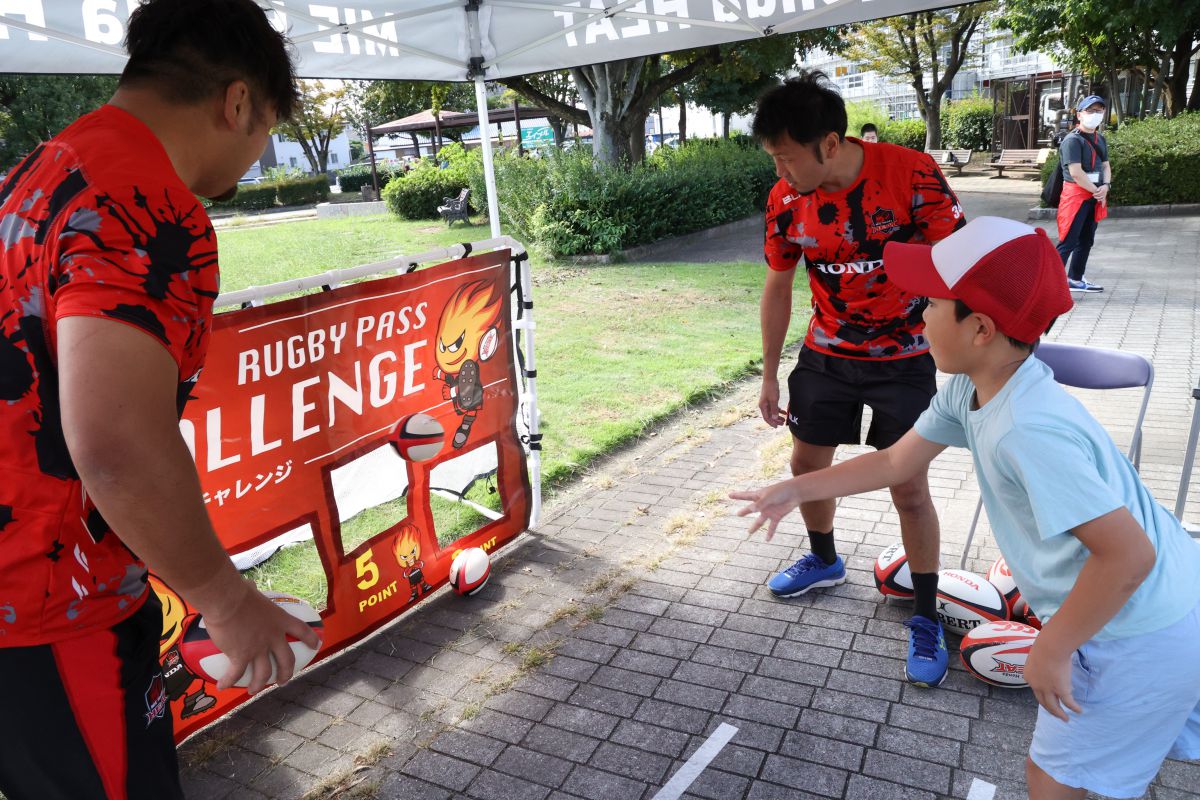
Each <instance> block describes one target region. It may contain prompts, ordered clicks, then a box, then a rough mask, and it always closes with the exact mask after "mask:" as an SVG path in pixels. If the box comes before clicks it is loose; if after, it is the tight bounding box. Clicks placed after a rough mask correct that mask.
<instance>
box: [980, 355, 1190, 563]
mask: <svg viewBox="0 0 1200 800" xmlns="http://www.w3.org/2000/svg"><path fill="white" fill-rule="evenodd" d="M1033 354H1034V356H1036V357H1037V358H1038V359H1040V360H1041V361H1043V362H1044V363H1045V364H1046V366H1048V367H1050V370H1051V371H1052V372H1053V373H1054V380H1056V381H1058V382H1059V383H1061V384H1063V385H1064V386H1074V387H1076V388H1078V389H1133V388H1136V387H1142V388H1143V390H1144V391H1143V392H1142V406H1141V408H1140V409H1138V416H1137V422H1136V423H1134V426H1133V438H1132V439H1130V440H1129V451H1128V456H1129V460H1130V461H1132V462H1133V467H1134V469H1137V468H1139V467H1140V466H1141V461H1142V422H1143V421H1145V419H1146V408H1147V407H1148V406H1149V405H1150V389H1151V388H1153V386H1154V365H1153V364H1151V363H1150V362H1149V361H1148V360H1147V359H1146V358H1145V357H1144V356H1140V355H1138V354H1137V353H1127V352H1125V351H1123V350H1111V349H1109V348H1106V347H1085V346H1083V345H1077V344H1059V343H1058V342H1043V343H1041V344H1039V345H1038V347H1037V349H1036V350H1034V351H1033ZM1197 417H1198V419H1200V410H1198V412H1197ZM1189 463H1190V462H1189ZM982 512H983V498H982V497H980V498H979V502H978V503H976V505H975V516H974V517H972V519H971V529H970V530H969V531H967V541H966V544H964V545H963V549H962V557H961V558H960V559H959V562H958V566H959V569H966V568H967V552H968V551H969V550H970V549H971V540H972V539H974V538H975V528H976V527H978V525H979V515H980V514H981V513H982ZM1177 515H1178V512H1177Z"/></svg>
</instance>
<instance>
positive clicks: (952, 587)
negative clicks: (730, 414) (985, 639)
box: [937, 569, 1009, 634]
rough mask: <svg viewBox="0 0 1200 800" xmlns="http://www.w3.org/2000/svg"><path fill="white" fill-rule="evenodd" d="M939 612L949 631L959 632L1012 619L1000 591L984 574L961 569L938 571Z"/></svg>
mask: <svg viewBox="0 0 1200 800" xmlns="http://www.w3.org/2000/svg"><path fill="white" fill-rule="evenodd" d="M937 615H938V618H939V619H940V620H941V621H942V626H943V627H945V628H946V630H949V631H953V632H954V633H959V634H965V633H968V632H969V631H971V630H972V629H973V628H977V627H979V626H980V625H983V624H984V623H986V622H1002V621H1004V620H1007V619H1008V618H1009V617H1008V603H1006V602H1005V600H1004V596H1003V595H1001V594H1000V590H999V589H997V588H996V587H995V586H993V585H992V584H991V583H990V582H989V581H988V580H987V579H986V578H984V577H983V576H982V575H976V574H975V573H974V572H967V571H966V570H961V569H944V570H942V571H941V572H939V573H938V592H937Z"/></svg>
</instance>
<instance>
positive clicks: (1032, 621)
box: [1025, 606, 1042, 631]
mask: <svg viewBox="0 0 1200 800" xmlns="http://www.w3.org/2000/svg"><path fill="white" fill-rule="evenodd" d="M1026 609H1027V610H1026V612H1025V624H1027V625H1028V626H1029V627H1031V628H1037V629H1038V630H1039V631H1040V630H1041V629H1042V621H1041V620H1040V619H1038V615H1037V614H1035V613H1033V609H1032V608H1029V607H1028V606H1026Z"/></svg>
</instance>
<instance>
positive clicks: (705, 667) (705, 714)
mask: <svg viewBox="0 0 1200 800" xmlns="http://www.w3.org/2000/svg"><path fill="white" fill-rule="evenodd" d="M1002 183H1005V182H996V184H997V187H996V189H995V190H994V191H995V192H997V193H999V192H1001V189H1002V187H1001V186H999V184H1002ZM1014 185H1015V182H1014ZM985 188H987V189H989V190H991V186H986V185H985ZM1022 190H1023V191H1025V192H1029V191H1030V190H1029V187H1028V186H1026V187H1023V189H1022ZM990 201H999V203H993V202H990ZM964 203H965V204H966V206H967V211H968V213H969V214H973V215H977V214H980V213H985V212H986V211H987V210H988V209H989V208H993V207H995V206H996V205H1001V206H1003V205H1004V204H1005V203H1007V204H1008V206H1012V205H1013V203H1014V200H1013V198H1012V197H1011V196H1008V197H1004V196H1003V195H1002V194H998V195H997V197H992V198H989V197H988V196H987V195H982V194H981V195H976V194H973V193H966V190H965V189H964ZM1016 205H1020V199H1019V198H1018V201H1017V202H1016ZM1008 206H1004V207H1008ZM1097 238H1098V241H1097V246H1096V249H1095V251H1094V252H1093V256H1092V263H1091V266H1090V267H1089V270H1088V276H1089V278H1091V279H1093V280H1094V281H1097V282H1099V283H1102V284H1103V285H1104V286H1105V287H1106V291H1105V292H1104V293H1103V294H1095V295H1087V296H1083V297H1078V298H1077V301H1078V305H1077V307H1076V309H1075V310H1074V311H1072V312H1071V313H1070V314H1069V315H1068V316H1067V317H1066V318H1064V319H1063V320H1061V321H1060V323H1059V324H1058V325H1057V326H1056V328H1055V330H1054V332H1053V335H1052V337H1051V338H1053V339H1056V340H1058V341H1065V342H1073V343H1082V344H1093V345H1103V346H1108V347H1120V348H1123V349H1129V350H1134V351H1136V352H1140V353H1143V354H1145V355H1147V356H1149V357H1151V358H1152V359H1153V361H1154V363H1155V366H1156V368H1157V371H1158V372H1157V380H1156V384H1155V389H1154V396H1153V400H1152V402H1151V407H1150V412H1149V415H1148V417H1147V423H1146V441H1145V451H1144V456H1143V473H1144V475H1145V477H1146V479H1147V482H1148V483H1149V484H1150V486H1151V488H1152V489H1153V490H1154V491H1155V493H1156V495H1157V496H1158V497H1159V499H1160V500H1161V501H1163V502H1164V503H1166V504H1167V505H1171V504H1172V503H1173V502H1174V497H1175V488H1176V483H1177V481H1178V475H1179V468H1180V462H1181V460H1182V451H1183V439H1184V434H1185V432H1186V428H1187V424H1188V422H1189V420H1190V413H1191V402H1192V401H1191V399H1190V388H1191V387H1192V386H1193V385H1194V384H1195V382H1196V380H1197V366H1196V365H1197V360H1196V357H1195V352H1194V348H1195V345H1194V342H1195V340H1196V329H1197V322H1196V319H1197V316H1196V301H1197V291H1198V286H1197V281H1198V277H1197V269H1196V267H1197V263H1196V260H1197V253H1198V252H1200V219H1195V218H1193V219H1178V218H1176V219H1166V218H1164V219H1137V220H1134V219H1118V220H1109V221H1106V222H1105V223H1104V224H1103V225H1102V226H1101V228H1100V232H1099V235H1098V237H1097ZM788 366H790V365H788ZM786 368H788V367H786V366H785V369H786ZM545 379H546V380H552V377H551V376H546V378H545ZM757 390H758V386H757V382H756V381H748V382H746V383H744V384H742V385H740V386H739V387H737V388H736V389H735V390H734V391H733V392H732V393H730V394H729V395H728V396H726V397H724V398H722V399H721V400H718V401H716V402H714V403H712V404H710V405H708V406H706V407H703V408H698V409H695V410H692V411H689V412H687V413H686V414H684V415H682V416H681V418H680V419H678V420H677V421H676V422H674V423H672V424H671V425H669V426H666V427H665V428H663V429H661V430H659V431H658V432H657V433H656V434H654V435H651V436H648V437H647V438H646V439H645V441H644V442H643V443H642V444H640V445H638V446H636V447H633V448H630V449H629V450H627V451H625V452H622V453H620V454H618V455H617V456H615V457H613V458H612V459H610V460H609V461H607V462H606V463H605V464H604V465H603V466H602V467H599V468H597V470H596V471H595V473H594V474H593V475H591V476H590V477H589V478H587V479H585V480H582V481H580V482H579V483H578V485H576V486H574V487H573V488H572V489H570V490H569V491H567V492H565V493H562V494H560V495H559V496H557V497H556V498H554V501H553V503H552V504H551V505H550V506H549V507H548V509H547V514H546V519H545V521H544V522H543V524H542V525H541V526H540V527H539V528H538V530H537V531H534V532H532V533H529V534H528V535H526V536H525V537H523V541H522V543H521V544H519V545H518V546H515V547H513V548H510V549H509V551H508V552H506V553H505V554H504V556H503V557H501V558H498V559H497V564H496V569H495V574H494V577H493V578H492V580H491V582H490V584H489V585H488V587H487V588H486V590H485V591H484V592H483V593H482V594H481V595H480V596H477V597H475V598H472V599H469V600H465V599H462V598H458V597H455V596H451V595H448V594H445V593H442V594H440V595H438V596H436V597H434V598H433V599H432V600H431V601H429V602H427V603H425V604H423V605H422V606H421V607H420V608H419V609H418V610H417V611H416V612H415V613H413V614H410V615H408V616H407V617H405V618H404V619H402V620H401V621H400V622H399V623H397V624H396V625H394V626H393V627H391V628H389V629H388V630H385V631H383V632H381V633H380V634H378V635H376V636H374V637H373V638H371V639H369V640H368V641H366V642H364V643H363V644H361V645H360V646H358V647H356V648H354V649H352V650H349V651H347V652H345V653H344V654H342V655H340V656H338V657H335V658H333V659H330V660H329V661H328V662H326V663H324V664H322V665H320V666H318V667H316V668H314V669H312V670H310V671H309V672H308V673H306V674H305V675H304V676H302V677H301V678H300V679H298V680H296V681H294V682H293V683H292V684H291V685H289V686H287V687H285V688H283V689H280V690H277V691H273V692H270V693H268V694H266V695H265V696H263V697H261V698H260V699H258V700H256V701H255V702H253V703H251V704H249V705H247V706H245V707H243V708H242V709H241V710H239V711H237V712H236V713H235V714H234V715H232V716H231V717H230V718H228V719H226V720H225V721H223V722H221V723H219V724H218V725H216V726H214V727H212V728H210V729H209V730H208V731H206V732H204V733H202V734H200V735H199V736H197V737H194V738H193V739H192V740H191V741H189V742H188V743H187V744H185V745H184V746H183V747H182V748H181V751H180V755H181V759H182V761H183V763H184V764H185V765H186V768H185V773H184V776H185V786H186V788H187V791H188V796H189V797H191V798H197V799H198V800H199V799H203V800H207V799H209V798H213V799H214V800H215V799H216V798H281V799H284V800H294V798H300V797H310V798H333V797H339V798H351V797H360V798H366V797H377V798H395V799H396V800H400V799H401V798H403V799H404V800H417V799H418V798H449V797H470V798H478V799H479V800H490V799H493V798H494V799H495V800H524V799H525V798H529V799H530V800H566V798H584V799H585V800H601V799H602V798H603V800H626V799H629V800H633V798H650V797H653V796H654V794H655V793H656V792H657V791H658V790H659V788H660V787H662V786H663V785H664V784H665V783H666V782H667V781H668V780H669V779H670V777H671V776H672V775H673V774H674V773H675V772H676V771H677V770H678V769H679V768H680V766H681V765H682V764H683V763H684V762H685V761H686V760H687V759H688V758H689V757H690V756H691V755H692V753H693V752H695V750H696V749H697V748H698V747H699V746H700V745H701V744H702V743H703V742H704V741H705V739H706V738H707V737H708V736H709V735H710V734H711V733H712V732H713V731H714V730H715V729H716V728H717V727H718V726H719V725H720V724H722V723H728V724H731V725H733V726H735V727H736V728H737V729H738V730H737V733H736V735H734V737H733V739H732V741H731V742H730V744H729V745H728V746H727V747H725V748H724V749H723V750H722V751H721V752H720V754H719V755H718V756H717V757H716V759H715V760H714V761H713V762H712V763H711V765H710V766H709V767H708V768H707V769H705V770H704V771H703V772H702V773H701V774H700V777H699V778H698V780H696V782H695V783H693V784H692V785H691V787H690V789H689V791H688V793H687V794H685V795H684V797H688V798H713V799H714V800H733V799H734V798H754V799H755V800H766V798H789V800H792V799H798V800H807V799H808V798H856V799H857V798H861V799H863V800H891V798H896V799H897V800H900V799H901V798H903V799H905V800H907V799H908V798H912V799H913V800H924V799H925V798H928V800H934V798H943V797H953V798H965V797H966V796H967V794H968V792H969V791H970V790H971V787H972V785H973V782H975V781H981V782H986V783H989V784H992V785H994V786H996V787H997V791H996V794H995V797H996V798H998V799H999V800H1008V799H1009V798H1019V797H1024V795H1025V792H1024V785H1023V775H1024V760H1025V751H1026V747H1027V745H1028V741H1029V738H1030V734H1031V731H1032V727H1033V719H1034V716H1035V710H1036V704H1035V702H1034V700H1033V698H1032V696H1031V695H1030V693H1029V692H1027V691H1013V690H1003V689H995V688H989V687H988V686H985V685H984V684H982V683H980V682H979V681H976V680H974V679H973V678H971V677H970V676H969V675H967V674H966V673H965V672H964V671H963V670H962V669H961V667H960V666H957V665H955V668H954V669H953V670H952V672H951V675H950V677H949V679H948V680H947V682H946V684H944V685H943V686H942V687H941V688H939V689H936V690H922V689H917V688H915V687H912V686H910V685H908V684H906V683H905V682H904V681H903V679H902V669H903V662H902V657H903V635H902V634H903V628H902V627H901V626H900V624H899V623H900V622H901V621H902V620H904V619H905V618H906V617H907V616H908V613H909V612H908V610H907V609H906V608H905V607H904V606H903V605H901V604H896V603H887V602H884V601H883V600H882V598H881V597H880V596H879V594H878V593H877V592H876V591H875V589H874V585H873V580H872V576H871V567H872V565H873V562H874V559H875V557H876V556H877V555H878V553H879V551H880V550H881V549H882V548H883V547H884V546H886V545H887V544H890V543H892V542H893V541H896V540H897V539H898V536H899V533H898V527H897V523H896V517H895V513H894V511H893V510H892V508H891V506H890V502H889V499H888V496H887V493H886V492H876V493H872V494H868V495H862V496H859V497H854V498H848V499H845V500H843V501H842V502H841V504H840V508H839V512H838V518H837V526H838V536H837V538H838V541H839V543H840V546H841V549H842V551H843V553H844V554H845V555H847V557H848V558H847V565H848V567H849V580H848V581H847V583H846V584H844V585H843V586H839V587H837V588H836V589H833V590H828V591H825V592H821V593H814V594H812V595H810V596H805V597H801V598H798V599H795V600H790V601H778V600H776V599H774V598H772V597H771V595H770V594H769V592H767V590H766V588H765V586H764V583H765V581H766V579H767V578H768V577H769V576H770V575H771V574H772V573H773V572H774V571H776V570H778V569H779V568H780V567H782V566H783V565H785V564H787V563H790V562H791V561H792V560H793V559H794V558H795V553H796V552H797V551H798V550H800V549H801V548H802V547H804V546H805V541H806V538H805V534H804V528H803V525H802V523H801V522H800V521H799V518H798V517H796V518H794V519H789V520H788V521H786V522H784V523H783V525H782V526H781V527H780V531H779V533H778V534H777V535H776V537H775V539H774V540H773V541H772V542H769V543H768V542H766V541H764V540H763V539H762V537H761V536H757V537H754V538H747V537H746V535H745V529H746V523H745V521H744V520H741V519H739V518H736V517H734V516H733V511H734V506H733V505H732V504H731V503H729V502H726V501H725V500H724V499H723V496H724V493H725V491H727V490H728V489H729V488H731V487H741V486H747V485H756V484H760V483H762V482H764V481H767V480H771V479H777V478H780V477H783V476H784V470H785V468H786V460H787V459H786V456H787V452H788V448H789V440H788V437H787V434H786V433H784V432H780V431H772V430H769V429H767V427H766V426H765V425H764V424H763V423H762V422H761V421H760V420H757V419H756V415H755V413H754V408H755V405H756V401H757ZM1081 396H1082V397H1083V399H1084V401H1085V403H1087V404H1088V406H1089V407H1090V408H1091V409H1092V410H1093V411H1094V413H1096V414H1097V415H1098V416H1099V417H1100V419H1101V420H1102V421H1103V422H1105V424H1106V425H1108V426H1109V428H1110V430H1111V431H1112V432H1113V434H1114V437H1115V438H1116V439H1117V441H1118V443H1122V444H1123V443H1126V442H1127V441H1128V438H1129V435H1130V421H1131V419H1132V417H1133V414H1134V413H1135V409H1136V405H1137V402H1138V397H1137V392H1136V391H1135V390H1130V391H1125V392H1109V393H1104V394H1098V393H1083V394H1082V395H1081ZM854 450H855V449H854V448H848V449H847V454H849V453H851V452H854ZM931 483H932V484H933V493H934V495H935V501H936V503H937V506H938V510H939V514H940V518H941V524H942V530H943V558H944V561H945V562H946V564H947V565H949V564H951V563H956V562H957V559H958V553H959V551H960V549H961V546H962V542H963V540H964V537H965V533H966V528H967V525H968V523H969V521H970V515H971V512H972V510H973V507H974V502H975V499H976V488H975V483H974V479H973V477H972V471H971V462H970V457H969V455H968V454H967V453H966V452H965V451H948V452H947V453H946V454H945V455H943V456H942V457H941V458H939V459H938V460H937V461H936V462H935V463H934V465H933V469H932V472H931ZM1197 499H1198V498H1196V497H1195V496H1193V512H1192V513H1193V519H1194V518H1196V517H1200V505H1197V504H1196V502H1195V501H1196V500H1197ZM995 556H996V551H995V549H994V545H993V544H992V542H991V540H990V538H989V537H987V536H983V537H981V538H980V539H977V544H976V545H975V546H973V548H972V552H971V562H970V565H969V566H970V568H972V569H975V570H977V571H982V570H985V569H986V568H987V566H988V564H989V563H990V562H991V560H992V559H994V558H995ZM954 661H957V659H954ZM952 663H953V662H952ZM1148 797H1152V798H1155V800H1183V798H1193V799H1194V798H1200V765H1197V764H1185V763H1180V762H1168V763H1167V765H1166V766H1165V767H1164V768H1163V770H1162V771H1161V773H1160V775H1159V777H1158V779H1157V780H1156V781H1155V784H1154V786H1153V787H1152V789H1151V793H1150V794H1149V795H1148Z"/></svg>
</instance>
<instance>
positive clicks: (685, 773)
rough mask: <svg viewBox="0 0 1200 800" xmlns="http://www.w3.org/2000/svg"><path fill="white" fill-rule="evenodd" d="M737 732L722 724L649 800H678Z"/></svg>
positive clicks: (725, 723) (727, 724)
mask: <svg viewBox="0 0 1200 800" xmlns="http://www.w3.org/2000/svg"><path fill="white" fill-rule="evenodd" d="M737 732H738V729H737V728H735V727H733V726H732V725H730V724H729V723H727V722H722V723H721V724H720V725H719V726H718V727H717V729H716V730H715V731H713V732H712V736H709V737H708V739H706V740H705V742H704V744H702V745H700V749H699V750H697V751H696V752H694V753H692V757H691V758H689V759H688V760H687V761H686V762H684V765H683V766H682V767H680V768H679V772H676V773H675V774H674V775H673V776H672V777H671V780H669V781H667V785H666V786H664V787H663V788H661V789H659V790H658V794H656V795H654V797H653V798H651V800H679V796H680V795H682V794H683V793H684V792H686V791H687V788H688V787H689V786H691V785H692V782H693V781H695V780H696V778H699V777H700V773H701V772H703V771H704V768H705V767H707V766H708V765H709V764H710V763H711V762H712V760H713V759H714V758H716V757H717V754H718V753H720V752H721V750H722V749H724V747H725V745H727V744H729V740H730V739H732V738H733V735H734V734H735V733H737Z"/></svg>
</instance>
